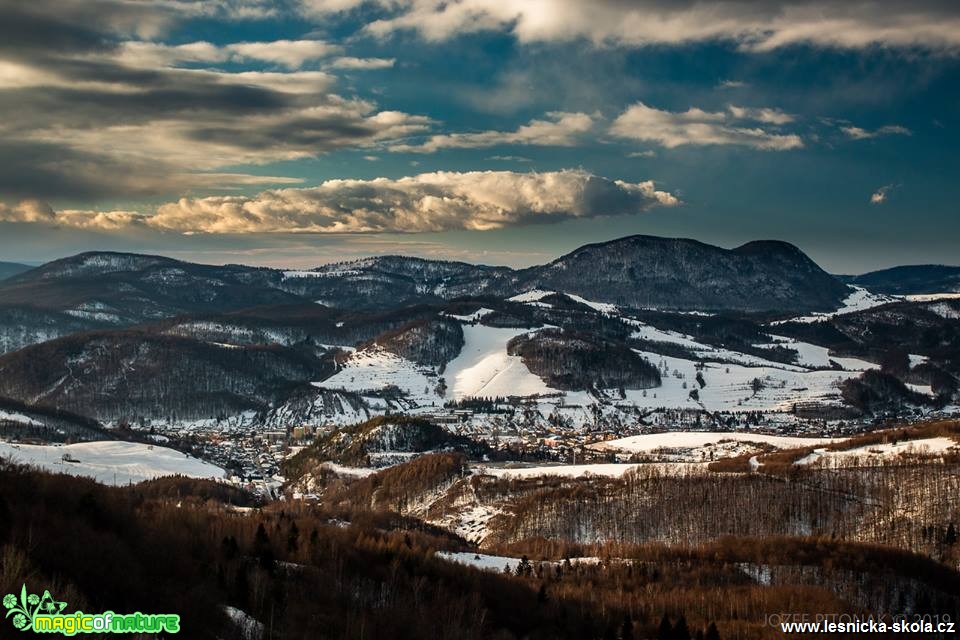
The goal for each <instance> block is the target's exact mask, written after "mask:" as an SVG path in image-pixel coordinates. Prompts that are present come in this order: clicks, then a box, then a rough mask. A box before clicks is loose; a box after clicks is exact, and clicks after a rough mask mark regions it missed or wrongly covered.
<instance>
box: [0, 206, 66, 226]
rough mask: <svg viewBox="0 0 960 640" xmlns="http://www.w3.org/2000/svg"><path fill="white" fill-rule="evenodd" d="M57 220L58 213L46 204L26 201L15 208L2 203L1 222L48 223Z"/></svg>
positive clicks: (0, 209) (0, 207) (0, 208)
mask: <svg viewBox="0 0 960 640" xmlns="http://www.w3.org/2000/svg"><path fill="white" fill-rule="evenodd" d="M55 220H56V213H55V212H54V210H53V208H52V207H50V205H49V204H47V203H46V202H41V201H39V200H24V201H22V202H20V203H19V204H16V205H14V206H7V205H5V204H3V203H2V202H0V222H47V223H52V222H54V221H55Z"/></svg>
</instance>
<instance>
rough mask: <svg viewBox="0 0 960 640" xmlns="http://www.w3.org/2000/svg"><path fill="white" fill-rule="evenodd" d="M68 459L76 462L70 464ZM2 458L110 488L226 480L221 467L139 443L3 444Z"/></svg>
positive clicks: (162, 448)
mask: <svg viewBox="0 0 960 640" xmlns="http://www.w3.org/2000/svg"><path fill="white" fill-rule="evenodd" d="M64 456H67V457H68V458H69V459H71V460H75V461H76V462H68V461H66V460H65V459H64ZM0 458H6V459H9V460H11V461H13V462H17V463H19V464H26V465H30V466H33V467H39V468H40V469H43V470H45V471H51V472H53V473H66V474H69V475H72V476H81V477H86V478H93V479H94V480H96V481H97V482H101V483H103V484H110V485H125V484H135V483H137V482H142V481H144V480H151V479H153V478H160V477H162V476H173V475H181V476H187V477H189V478H223V477H224V476H225V475H226V473H225V472H224V470H223V469H221V468H220V467H217V466H215V465H212V464H210V463H208V462H204V461H202V460H198V459H196V458H191V457H190V456H187V455H186V454H183V453H180V452H179V451H174V450H173V449H168V448H166V447H158V446H155V445H147V444H141V443H138V442H119V441H108V442H82V443H78V444H68V445H31V444H11V443H8V442H0Z"/></svg>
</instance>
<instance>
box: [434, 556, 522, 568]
mask: <svg viewBox="0 0 960 640" xmlns="http://www.w3.org/2000/svg"><path fill="white" fill-rule="evenodd" d="M436 556H437V557H438V558H442V559H444V560H447V561H449V562H456V563H457V564H464V565H467V566H470V567H476V568H477V569H484V570H487V571H497V572H500V573H503V570H504V569H505V568H509V569H511V570H516V567H517V564H519V563H520V560H519V559H518V558H509V557H507V556H491V555H487V554H485V553H469V552H464V551H437V553H436Z"/></svg>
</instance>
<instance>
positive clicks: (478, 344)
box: [443, 325, 555, 400]
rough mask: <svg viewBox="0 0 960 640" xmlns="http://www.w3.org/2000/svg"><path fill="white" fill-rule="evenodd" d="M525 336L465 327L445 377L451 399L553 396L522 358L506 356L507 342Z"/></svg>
mask: <svg viewBox="0 0 960 640" xmlns="http://www.w3.org/2000/svg"><path fill="white" fill-rule="evenodd" d="M523 333H526V332H524V331H520V330H517V329H501V328H495V327H485V326H483V325H475V326H469V325H467V326H464V327H463V338H464V345H463V349H461V350H460V354H459V355H458V356H457V357H456V358H454V359H453V360H452V361H450V363H449V364H448V365H447V368H446V370H445V371H444V374H443V376H444V378H445V379H446V380H447V389H448V391H447V395H448V397H451V398H453V399H455V400H460V399H462V398H468V397H495V396H530V395H535V394H541V393H554V392H555V390H554V389H551V388H550V387H548V386H547V385H546V383H545V382H544V381H543V380H541V379H540V378H539V377H537V376H535V375H534V374H532V373H530V370H529V369H527V366H526V365H525V364H523V361H522V360H521V358H520V356H511V355H507V342H509V341H510V339H511V338H513V337H515V336H518V335H522V334H523Z"/></svg>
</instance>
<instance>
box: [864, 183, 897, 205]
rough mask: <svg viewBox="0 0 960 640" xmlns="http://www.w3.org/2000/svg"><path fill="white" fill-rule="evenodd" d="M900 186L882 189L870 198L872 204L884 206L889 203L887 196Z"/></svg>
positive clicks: (891, 185) (889, 185)
mask: <svg viewBox="0 0 960 640" xmlns="http://www.w3.org/2000/svg"><path fill="white" fill-rule="evenodd" d="M898 186H900V185H896V184H888V185H884V186H882V187H880V188H879V189H877V190H876V191H874V192H873V194H872V195H871V196H870V204H883V203H884V202H886V201H887V194H889V193H890V191H892V190H893V189H896V188H897V187H898Z"/></svg>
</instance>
